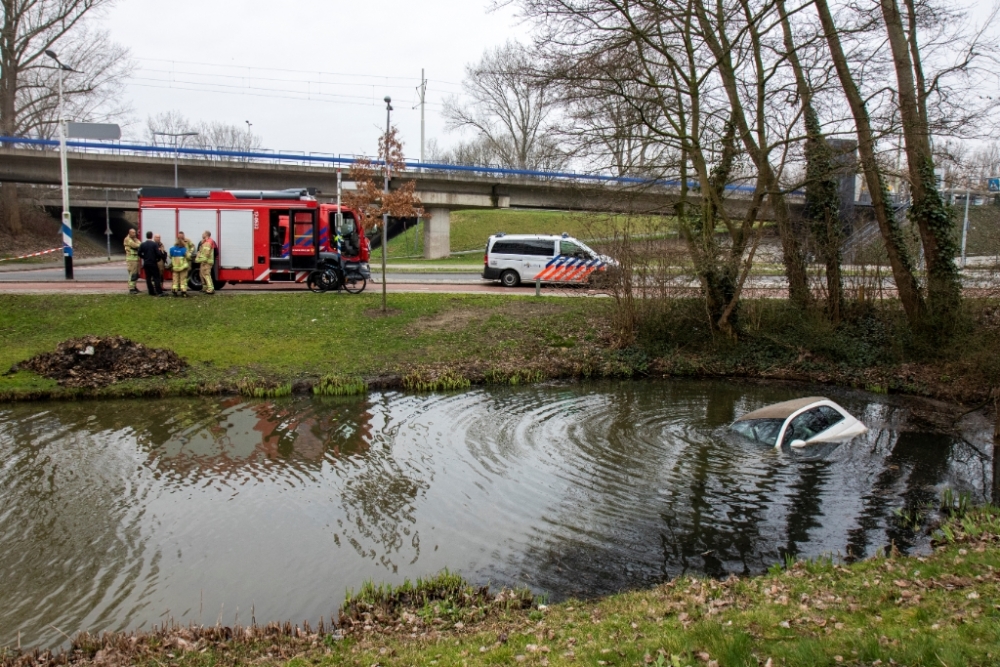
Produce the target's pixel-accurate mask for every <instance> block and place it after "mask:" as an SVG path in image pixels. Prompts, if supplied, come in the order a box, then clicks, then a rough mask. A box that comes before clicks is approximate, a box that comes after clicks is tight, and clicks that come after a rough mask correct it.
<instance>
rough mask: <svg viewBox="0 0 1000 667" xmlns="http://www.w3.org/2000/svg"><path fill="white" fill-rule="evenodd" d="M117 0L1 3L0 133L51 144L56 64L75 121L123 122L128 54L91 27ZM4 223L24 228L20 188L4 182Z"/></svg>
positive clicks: (69, 113) (12, 230)
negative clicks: (54, 54)
mask: <svg viewBox="0 0 1000 667" xmlns="http://www.w3.org/2000/svg"><path fill="white" fill-rule="evenodd" d="M111 2H112V0H0V11H2V16H0V133H2V134H3V135H5V136H35V137H51V136H53V135H54V134H56V128H57V126H58V119H57V118H56V115H57V106H58V99H57V98H58V92H57V88H56V86H57V76H58V70H57V69H56V67H55V63H54V62H52V61H51V59H49V58H48V57H47V56H46V55H45V51H46V50H54V51H56V52H57V53H58V55H59V59H60V60H61V61H62V62H63V63H65V64H66V65H67V66H69V67H70V68H72V69H73V70H76V71H74V72H64V74H65V77H64V81H63V86H64V87H63V96H64V107H65V113H66V116H67V117H68V118H72V119H77V120H86V121H100V120H108V119H112V118H116V117H120V116H121V115H122V114H124V113H125V111H126V109H125V108H124V107H123V106H122V105H121V103H120V102H119V97H120V95H119V94H120V92H121V88H122V85H123V82H124V80H125V78H126V77H127V76H128V74H129V72H130V71H131V69H132V63H131V60H130V59H129V55H128V51H127V50H126V49H124V48H123V47H121V46H118V45H117V44H114V43H113V42H112V41H111V40H110V38H109V37H108V35H107V33H105V32H103V31H101V30H99V29H97V28H95V27H94V26H92V25H90V20H91V19H92V17H93V16H94V15H95V14H96V13H97V12H98V10H100V9H101V8H103V7H107V6H109V5H110V4H111ZM2 199H3V211H4V222H5V224H6V227H7V229H8V231H10V233H11V234H14V235H16V234H19V233H20V232H21V231H22V229H21V220H20V203H19V202H18V198H17V189H16V187H15V185H14V184H13V183H3V185H2Z"/></svg>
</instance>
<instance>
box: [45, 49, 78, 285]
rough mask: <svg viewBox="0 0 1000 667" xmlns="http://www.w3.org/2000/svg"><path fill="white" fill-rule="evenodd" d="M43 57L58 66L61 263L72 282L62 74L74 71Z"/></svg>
mask: <svg viewBox="0 0 1000 667" xmlns="http://www.w3.org/2000/svg"><path fill="white" fill-rule="evenodd" d="M45 55H47V56H48V57H49V58H52V60H55V61H56V64H57V65H59V112H58V113H59V171H60V174H61V176H62V235H63V261H64V263H65V267H66V280H73V218H72V216H71V215H70V212H69V167H68V164H67V158H66V117H65V116H64V115H63V72H75V71H76V70H75V69H73V68H71V67H69V66H68V65H63V64H62V63H61V62H60V61H59V57H58V56H57V55H56V53H55V51H51V50H46V51H45Z"/></svg>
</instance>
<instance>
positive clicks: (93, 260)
mask: <svg viewBox="0 0 1000 667" xmlns="http://www.w3.org/2000/svg"><path fill="white" fill-rule="evenodd" d="M124 263H125V256H124V255H111V259H110V260H108V258H107V257H90V258H87V259H75V258H74V259H73V266H74V267H76V266H95V265H100V264H106V265H109V266H110V265H112V264H124ZM64 266H66V263H65V261H63V259H62V257H61V256H60V259H59V261H58V262H31V263H27V264H11V265H7V264H6V262H2V263H0V273H11V272H14V271H41V270H43V269H61V268H63V267H64Z"/></svg>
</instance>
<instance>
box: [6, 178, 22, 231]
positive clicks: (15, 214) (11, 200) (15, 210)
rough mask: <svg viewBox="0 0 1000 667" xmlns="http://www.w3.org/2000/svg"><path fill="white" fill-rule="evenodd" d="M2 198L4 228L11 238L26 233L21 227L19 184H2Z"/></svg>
mask: <svg viewBox="0 0 1000 667" xmlns="http://www.w3.org/2000/svg"><path fill="white" fill-rule="evenodd" d="M0 198H2V201H3V223H4V227H5V228H6V229H7V232H8V233H9V234H10V235H11V236H17V235H18V234H20V233H21V232H23V231H24V227H23V226H22V225H21V202H20V201H19V199H18V196H17V184H16V183H3V184H0Z"/></svg>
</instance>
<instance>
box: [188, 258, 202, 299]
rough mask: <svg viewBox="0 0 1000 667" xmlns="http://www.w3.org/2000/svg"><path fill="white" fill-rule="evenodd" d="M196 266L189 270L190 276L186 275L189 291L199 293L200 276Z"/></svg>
mask: <svg viewBox="0 0 1000 667" xmlns="http://www.w3.org/2000/svg"><path fill="white" fill-rule="evenodd" d="M197 266H198V265H197V264H195V265H194V266H193V267H192V268H191V273H190V275H188V289H189V290H191V291H192V292H200V291H201V287H202V285H201V276H200V275H198V268H197Z"/></svg>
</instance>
